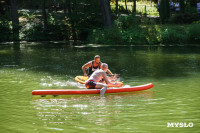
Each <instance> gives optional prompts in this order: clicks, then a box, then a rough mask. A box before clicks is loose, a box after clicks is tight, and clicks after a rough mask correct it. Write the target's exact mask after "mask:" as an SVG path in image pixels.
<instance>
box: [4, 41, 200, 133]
mask: <svg viewBox="0 0 200 133" xmlns="http://www.w3.org/2000/svg"><path fill="white" fill-rule="evenodd" d="M96 54H99V55H100V56H101V61H102V62H106V63H107V64H108V65H109V67H110V70H111V71H112V72H113V73H119V74H120V77H121V80H122V81H123V82H124V84H125V85H131V86H135V85H141V84H146V83H150V82H152V83H153V84H154V88H152V89H150V90H147V91H140V92H132V93H119V94H106V95H105V98H100V97H99V95H77V96H75V95H73V96H57V97H53V96H47V97H40V96H32V95H31V91H32V90H35V89H47V88H68V89H69V88H70V89H83V87H84V86H83V85H80V84H78V83H77V82H75V81H74V77H75V76H76V75H81V74H82V71H81V66H82V65H83V64H84V63H86V62H88V61H89V60H92V59H93V57H94V55H96ZM199 80H200V47H133V46H132V47H131V46H98V47H92V46H87V47H78V46H76V47H71V46H60V47H45V46H41V45H22V46H21V48H19V49H13V48H12V47H0V107H1V110H0V113H1V125H0V132H2V133H16V132H19V133H23V132H24V133H37V132H43V133H46V132H47V133H50V132H65V133H66V132H148V133H149V132H196V133H197V132H199V131H200V106H199V105H200V97H199V94H200V82H199ZM168 122H185V123H186V124H189V123H190V122H192V123H193V127H174V128H173V127H167V123H168Z"/></svg>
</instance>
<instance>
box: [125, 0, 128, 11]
mask: <svg viewBox="0 0 200 133" xmlns="http://www.w3.org/2000/svg"><path fill="white" fill-rule="evenodd" d="M125 6H126V13H128V9H127V0H125Z"/></svg>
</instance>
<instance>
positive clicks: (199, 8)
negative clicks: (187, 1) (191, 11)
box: [197, 0, 200, 14]
mask: <svg viewBox="0 0 200 133" xmlns="http://www.w3.org/2000/svg"><path fill="white" fill-rule="evenodd" d="M197 13H198V14H199V13H200V0H198V1H197Z"/></svg>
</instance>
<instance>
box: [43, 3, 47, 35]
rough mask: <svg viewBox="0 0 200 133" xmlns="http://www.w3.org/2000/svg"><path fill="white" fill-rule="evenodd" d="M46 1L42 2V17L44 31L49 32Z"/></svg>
mask: <svg viewBox="0 0 200 133" xmlns="http://www.w3.org/2000/svg"><path fill="white" fill-rule="evenodd" d="M45 7H46V0H43V1H42V17H43V22H44V30H45V31H47V28H48V23H47V13H46V9H45Z"/></svg>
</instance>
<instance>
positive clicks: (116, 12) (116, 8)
mask: <svg viewBox="0 0 200 133" xmlns="http://www.w3.org/2000/svg"><path fill="white" fill-rule="evenodd" d="M115 3H116V7H115V14H116V16H117V15H118V6H119V4H118V0H115Z"/></svg>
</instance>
